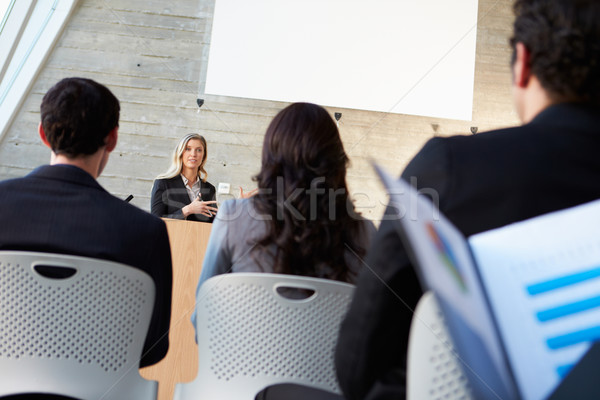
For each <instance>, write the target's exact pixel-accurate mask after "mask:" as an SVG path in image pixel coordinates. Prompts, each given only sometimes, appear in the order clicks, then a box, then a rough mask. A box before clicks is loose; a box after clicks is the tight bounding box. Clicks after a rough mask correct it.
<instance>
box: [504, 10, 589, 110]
mask: <svg viewBox="0 0 600 400" xmlns="http://www.w3.org/2000/svg"><path fill="white" fill-rule="evenodd" d="M514 12H515V17H516V18H515V23H514V36H513V37H512V38H511V45H512V46H513V52H514V48H515V45H516V43H518V42H521V43H523V44H524V45H525V47H526V48H527V49H528V50H529V52H530V53H531V65H530V67H531V72H532V74H533V75H535V76H536V77H537V78H538V80H539V81H540V83H541V85H542V87H543V88H544V89H545V90H546V91H547V92H548V94H549V96H550V98H551V99H552V100H553V101H555V102H567V101H568V102H587V103H593V104H594V105H596V106H598V105H600V2H599V1H598V0H516V2H515V4H514ZM513 60H514V57H513Z"/></svg>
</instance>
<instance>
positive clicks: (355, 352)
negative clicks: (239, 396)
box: [336, 104, 600, 399]
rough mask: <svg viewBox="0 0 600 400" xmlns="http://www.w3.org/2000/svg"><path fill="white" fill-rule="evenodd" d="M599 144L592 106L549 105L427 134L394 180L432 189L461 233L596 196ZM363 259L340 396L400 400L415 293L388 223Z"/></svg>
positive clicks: (344, 345)
mask: <svg viewBox="0 0 600 400" xmlns="http://www.w3.org/2000/svg"><path fill="white" fill-rule="evenodd" d="M599 149H600V111H599V110H598V109H591V108H586V107H583V106H576V105H569V104H563V105H555V106H552V107H549V108H548V109H546V110H544V111H543V112H541V113H540V114H539V115H538V116H537V117H536V118H535V119H534V120H533V121H531V122H530V123H529V124H526V125H524V126H522V127H516V128H509V129H501V130H497V131H493V132H487V133H481V134H478V135H475V136H455V137H450V138H434V139H432V140H430V141H429V142H428V143H427V144H426V145H425V146H424V147H423V149H422V150H421V151H420V152H419V153H418V154H417V156H416V157H415V158H414V159H413V160H412V161H411V162H410V163H409V165H408V166H407V168H406V170H405V171H404V173H403V174H402V178H404V179H405V180H407V181H409V182H411V183H412V184H413V185H415V186H416V187H417V188H419V189H420V190H422V191H423V192H424V193H425V194H429V195H432V197H433V198H434V201H436V200H435V197H436V196H437V197H438V201H439V203H438V204H439V208H440V209H441V211H442V212H443V213H444V214H445V215H446V216H447V217H448V218H449V219H450V220H451V221H452V222H453V223H454V224H455V225H456V226H457V227H458V228H459V229H460V230H461V231H462V233H463V234H465V236H469V235H472V234H474V233H478V232H482V231H486V230H489V229H492V228H497V227H500V226H503V225H506V224H509V223H511V222H515V221H520V220H524V219H527V218H531V217H534V216H537V215H540V214H544V213H547V212H551V211H555V210H559V209H563V208H567V207H571V206H575V205H578V204H581V203H585V202H588V201H592V200H595V199H598V198H600V156H599V155H598V154H599ZM386 212H387V213H390V214H393V213H394V212H395V210H394V209H392V208H391V207H390V208H388V210H387V211H386ZM366 263H367V265H368V266H369V268H365V269H364V272H363V273H362V274H361V275H360V276H359V279H358V284H357V290H356V292H355V295H354V300H353V302H352V305H351V307H350V310H349V312H348V314H347V317H346V319H345V321H344V323H343V324H342V328H341V333H340V338H339V341H338V347H337V351H336V366H337V369H338V378H339V380H340V385H341V387H342V390H343V392H344V395H345V396H346V398H347V399H365V398H367V399H388V398H389V399H392V398H393V399H399V398H403V397H404V389H405V368H406V351H407V345H408V333H409V328H410V321H411V318H412V314H413V311H412V310H414V308H415V306H416V304H417V301H418V299H419V298H420V296H421V293H422V292H421V288H420V286H419V282H418V281H417V278H416V275H415V272H414V270H413V268H412V267H411V265H410V263H409V261H408V257H407V255H406V252H405V250H404V248H403V246H402V243H401V241H400V238H399V236H398V233H397V231H396V230H395V227H394V223H393V222H392V221H383V222H382V223H381V225H380V229H379V232H378V233H377V235H376V237H375V239H374V241H373V246H372V247H371V249H370V251H369V254H368V256H367V259H366Z"/></svg>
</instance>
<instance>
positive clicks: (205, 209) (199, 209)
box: [181, 197, 217, 218]
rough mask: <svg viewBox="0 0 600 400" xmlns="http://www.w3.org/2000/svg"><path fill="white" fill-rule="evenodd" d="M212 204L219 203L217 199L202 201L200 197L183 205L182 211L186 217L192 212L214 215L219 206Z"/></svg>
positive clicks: (208, 215)
mask: <svg viewBox="0 0 600 400" xmlns="http://www.w3.org/2000/svg"><path fill="white" fill-rule="evenodd" d="M212 204H217V201H216V200H212V201H202V200H201V199H200V198H199V197H198V198H197V199H196V200H194V201H192V202H191V203H190V204H188V205H187V206H185V207H183V208H182V209H181V211H182V212H183V216H184V218H185V217H187V216H188V215H190V214H202V215H204V216H206V217H212V216H213V215H215V214H216V213H217V208H216V207H213V206H212Z"/></svg>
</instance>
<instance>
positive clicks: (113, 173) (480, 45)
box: [0, 0, 518, 221]
mask: <svg viewBox="0 0 600 400" xmlns="http://www.w3.org/2000/svg"><path fill="white" fill-rule="evenodd" d="M511 3H512V1H511V0H480V1H479V18H478V19H479V22H478V32H477V55H476V68H475V93H474V105H473V120H472V121H455V120H444V119H435V118H427V117H417V116H409V115H400V114H386V113H376V112H367V111H359V110H348V109H333V108H331V109H330V111H331V113H332V114H333V113H334V112H342V113H343V117H342V119H341V121H340V125H339V126H340V131H341V134H342V137H343V140H344V145H345V147H346V151H347V152H348V154H349V155H350V158H351V163H352V165H351V168H350V170H349V172H348V183H349V185H350V190H351V192H353V193H354V194H355V195H354V198H355V201H356V204H357V206H358V207H359V209H360V210H361V211H362V213H363V215H365V216H366V217H368V218H371V219H374V220H375V221H376V220H377V219H378V218H379V217H380V216H381V213H382V212H383V204H385V203H386V196H385V192H384V191H383V189H382V187H381V186H380V184H379V183H378V181H377V180H376V178H375V176H374V174H373V172H372V171H371V169H370V167H369V165H368V160H369V159H370V158H374V159H377V160H378V161H379V162H380V163H381V164H382V165H384V166H385V167H387V168H388V169H389V170H390V171H391V172H394V173H400V172H401V171H402V169H403V168H404V166H405V165H406V163H407V162H408V161H409V160H410V159H411V157H412V156H413V155H414V154H415V153H416V152H417V151H418V150H419V148H420V147H421V146H422V145H423V143H424V142H425V141H426V140H427V139H429V138H431V137H433V136H434V135H451V134H457V133H458V134H471V133H470V127H471V126H477V127H478V129H479V132H481V131H483V130H487V129H491V128H496V127H503V126H509V125H514V124H516V123H518V121H517V117H516V114H515V112H514V111H513V106H512V98H511V91H510V69H509V58H510V50H509V48H508V37H509V35H510V32H511V24H512V19H513V17H512V11H511ZM365 4H368V2H366V3H365ZM213 8H214V0H178V1H170V2H167V1H159V0H80V2H79V5H78V6H77V9H76V10H75V12H74V14H73V16H72V18H71V20H70V21H69V23H68V24H67V27H66V29H65V31H64V33H63V35H62V37H61V39H60V40H59V42H58V44H57V46H56V48H55V49H54V51H53V53H52V55H51V56H50V58H49V59H48V61H47V63H46V65H45V66H44V68H43V69H42V72H41V73H40V75H39V76H38V78H37V80H36V82H35V83H34V85H33V87H32V90H31V92H30V93H29V95H28V97H27V99H26V100H25V102H24V105H23V107H22V109H21V110H20V112H19V113H18V115H17V117H16V118H15V121H14V123H13V125H12V126H11V128H10V129H9V130H8V132H7V134H6V135H5V136H4V137H3V138H2V140H1V142H0V179H7V178H12V177H19V176H23V175H25V174H27V173H28V172H30V171H31V170H32V169H34V168H35V167H36V166H38V165H41V164H44V163H47V162H48V160H49V151H48V149H46V148H45V147H44V146H43V145H42V144H41V143H40V141H39V139H38V136H37V124H38V121H39V104H40V101H41V98H42V96H43V94H44V93H45V92H46V90H47V89H48V88H49V87H50V86H51V85H53V84H54V83H55V82H56V81H58V80H59V79H61V78H63V77H67V76H82V77H88V78H91V79H94V80H97V81H99V82H101V83H103V84H105V85H107V86H108V87H109V88H110V89H111V90H112V91H113V92H114V93H115V94H116V96H117V97H118V98H119V99H120V100H121V108H122V110H121V122H120V130H119V135H120V136H119V144H118V146H117V148H116V150H115V151H114V153H113V154H112V156H111V159H110V161H109V164H108V166H107V168H106V170H105V172H104V174H103V175H102V177H101V178H100V183H101V184H102V185H103V186H104V187H105V188H106V189H107V190H108V191H109V192H111V193H113V194H114V195H116V196H119V197H122V198H125V197H127V195H129V194H133V195H134V196H135V198H134V200H133V201H132V203H133V204H135V205H137V206H139V207H141V208H143V209H146V210H148V209H149V207H150V205H149V204H150V190H151V188H152V182H153V179H154V177H155V176H156V175H157V174H159V173H160V172H162V171H163V170H165V169H166V168H167V167H168V165H169V158H170V153H171V152H172V150H173V148H174V146H175V145H176V143H177V141H178V140H179V138H180V137H181V136H183V135H184V134H186V133H189V132H200V133H201V134H203V135H204V136H205V137H206V139H207V140H208V163H207V171H208V174H209V181H210V182H212V183H213V184H215V185H217V184H218V182H228V183H230V184H231V187H232V193H237V192H236V188H237V187H238V186H244V188H248V189H249V188H252V187H254V184H253V182H252V180H251V176H252V175H254V174H255V173H256V172H257V171H258V169H259V166H260V153H261V144H262V137H263V134H264V131H265V129H266V127H267V125H268V123H269V121H270V120H271V118H272V117H273V116H274V115H275V114H276V113H277V112H278V111H279V110H280V109H281V108H283V107H284V106H285V105H286V104H284V103H278V102H270V101H258V100H248V99H237V98H228V97H221V96H202V97H204V98H205V104H204V106H203V107H202V108H201V109H198V107H197V105H196V98H198V97H199V96H200V95H199V91H200V89H199V88H200V87H201V80H202V79H201V76H202V72H203V71H205V68H206V62H207V55H208V45H209V41H210V26H211V16H212V12H213ZM401 96H402V94H401V93H399V94H398V98H400V97H401ZM225 198H226V196H223V197H221V198H220V200H224V199H225Z"/></svg>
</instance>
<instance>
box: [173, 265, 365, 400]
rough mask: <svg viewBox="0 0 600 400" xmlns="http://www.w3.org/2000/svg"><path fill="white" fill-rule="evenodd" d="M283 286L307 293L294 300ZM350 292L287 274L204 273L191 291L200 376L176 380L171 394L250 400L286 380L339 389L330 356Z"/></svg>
mask: <svg viewBox="0 0 600 400" xmlns="http://www.w3.org/2000/svg"><path fill="white" fill-rule="evenodd" d="M284 288H298V289H304V290H307V291H309V292H310V293H312V294H311V295H310V297H308V298H305V299H295V300H294V299H290V298H287V297H285V289H284ZM280 291H281V292H284V295H282V294H281V293H280ZM353 293H354V286H353V285H350V284H346V283H341V282H336V281H331V280H326V279H317V278H308V277H299V276H291V275H278V274H267V273H232V274H225V275H219V276H216V277H213V278H211V279H209V280H207V281H206V282H205V283H204V284H203V285H202V287H201V288H200V291H199V294H198V298H197V299H196V301H197V303H196V316H197V320H196V324H197V326H196V332H197V339H198V355H199V368H198V376H197V378H196V379H195V380H194V381H193V382H191V383H187V384H180V385H177V388H176V390H175V397H174V399H176V400H183V399H185V400H191V399H207V400H209V399H219V400H228V399H231V400H244V399H248V400H253V399H254V397H255V395H256V394H257V393H258V392H259V391H260V390H262V389H263V388H265V387H267V386H270V385H273V384H277V383H286V382H287V383H297V384H302V385H307V386H311V387H315V388H319V389H323V390H327V391H330V392H333V393H340V390H339V386H338V383H337V378H336V375H335V369H334V361H333V356H334V350H335V345H336V343H337V337H338V330H339V326H340V324H341V321H342V319H343V317H344V315H345V314H346V311H347V309H348V306H349V304H350V300H351V299H352V295H353ZM288 295H289V294H288Z"/></svg>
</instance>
